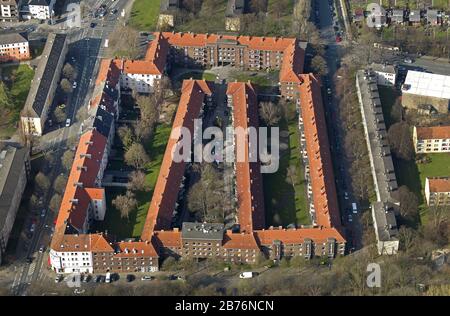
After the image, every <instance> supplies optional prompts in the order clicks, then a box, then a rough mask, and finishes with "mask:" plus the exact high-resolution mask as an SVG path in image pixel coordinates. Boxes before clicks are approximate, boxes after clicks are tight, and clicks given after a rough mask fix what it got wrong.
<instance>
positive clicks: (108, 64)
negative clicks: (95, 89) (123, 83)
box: [95, 59, 122, 87]
mask: <svg viewBox="0 0 450 316" xmlns="http://www.w3.org/2000/svg"><path fill="white" fill-rule="evenodd" d="M121 70H122V60H120V59H113V60H112V59H102V60H101V62H100V67H99V70H98V75H97V80H96V81H95V85H100V84H101V83H102V82H106V81H108V82H109V83H110V84H111V85H112V86H114V87H115V86H116V85H117V83H118V82H119V80H120V73H121Z"/></svg>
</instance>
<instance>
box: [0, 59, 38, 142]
mask: <svg viewBox="0 0 450 316" xmlns="http://www.w3.org/2000/svg"><path fill="white" fill-rule="evenodd" d="M2 76H3V78H5V83H6V85H5V89H6V91H2V93H3V95H2V96H0V98H2V99H4V98H6V99H7V100H9V101H8V103H9V105H8V106H7V107H6V108H2V109H0V138H4V137H9V136H11V135H12V134H13V133H14V132H15V130H16V127H15V125H16V124H17V122H18V121H19V117H20V111H21V110H22V108H23V106H24V104H25V101H26V99H27V96H28V91H29V90H30V85H31V80H32V79H33V76H34V71H33V69H31V68H30V67H29V66H28V65H14V66H11V67H5V68H3V69H2ZM5 93H6V95H5Z"/></svg>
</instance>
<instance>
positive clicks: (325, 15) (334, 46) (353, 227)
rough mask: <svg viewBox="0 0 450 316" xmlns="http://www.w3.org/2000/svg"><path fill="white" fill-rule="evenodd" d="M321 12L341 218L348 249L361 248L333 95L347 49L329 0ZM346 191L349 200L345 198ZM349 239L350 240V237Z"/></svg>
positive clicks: (328, 112)
mask: <svg viewBox="0 0 450 316" xmlns="http://www.w3.org/2000/svg"><path fill="white" fill-rule="evenodd" d="M316 4H317V6H318V7H317V8H318V11H319V23H318V26H319V29H320V33H321V38H322V40H323V41H324V43H325V44H326V45H327V46H328V49H327V51H326V55H325V59H326V61H327V65H328V70H329V72H328V76H327V79H326V82H325V83H324V86H325V89H324V90H325V91H326V90H327V88H328V87H329V88H330V89H331V94H328V93H326V97H325V98H324V106H325V112H326V116H327V123H328V134H329V138H330V144H331V152H332V157H333V162H334V166H335V177H336V187H337V192H338V199H339V205H340V212H341V219H342V223H343V225H344V226H345V227H346V228H347V229H348V230H349V231H351V235H349V236H351V237H350V239H349V240H348V245H349V248H352V247H355V248H356V249H358V248H359V247H360V245H361V243H360V241H361V236H362V226H361V224H360V223H359V220H358V216H355V215H354V214H351V213H352V212H351V203H352V202H353V201H355V199H354V198H353V194H352V192H351V176H350V173H349V167H350V163H349V161H347V159H346V158H345V154H344V153H343V150H344V148H343V146H342V144H343V136H342V135H343V133H342V131H343V129H344V126H343V122H342V121H341V120H340V119H339V115H338V109H337V105H338V103H337V102H336V101H337V100H336V97H335V96H334V91H335V90H334V85H333V80H332V78H333V77H334V75H335V73H336V71H337V69H338V66H339V63H340V61H339V60H340V58H341V56H342V53H343V51H344V50H345V47H344V44H343V43H342V42H341V43H336V36H335V31H334V29H333V25H334V23H335V21H334V20H333V15H332V11H331V9H330V5H329V2H328V1H316ZM345 192H347V197H346V196H345ZM349 216H351V217H352V222H349V221H348V218H349ZM349 236H347V237H349Z"/></svg>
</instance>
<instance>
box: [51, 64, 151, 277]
mask: <svg viewBox="0 0 450 316" xmlns="http://www.w3.org/2000/svg"><path fill="white" fill-rule="evenodd" d="M120 75H121V62H120V61H117V60H103V61H101V63H100V68H99V73H98V77H97V80H96V81H95V87H94V94H93V97H92V99H91V100H90V101H89V104H88V112H89V117H88V119H86V120H85V121H84V122H83V125H84V129H83V130H82V135H81V137H80V140H79V143H78V146H77V149H76V153H75V158H74V162H73V164H72V169H71V171H70V174H69V179H68V181H67V185H66V189H65V191H64V196H63V199H62V202H61V206H60V209H59V213H58V217H57V220H56V227H55V233H54V236H53V238H52V242H51V250H50V264H51V266H52V268H53V270H54V271H56V272H57V273H92V272H151V271H156V270H157V269H158V254H157V253H156V250H155V248H154V247H153V245H152V244H151V243H150V242H142V241H134V240H133V241H116V240H113V239H112V238H111V236H108V235H107V234H98V233H95V234H93V233H89V232H90V229H91V225H92V223H93V221H94V220H95V221H102V220H104V217H105V214H106V196H105V190H104V188H103V187H102V179H103V174H104V170H105V168H106V166H107V163H108V156H109V154H110V150H111V146H112V143H113V139H114V134H115V121H116V120H117V119H118V114H119V108H118V104H119V100H120Z"/></svg>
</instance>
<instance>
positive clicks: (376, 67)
mask: <svg viewBox="0 0 450 316" xmlns="http://www.w3.org/2000/svg"><path fill="white" fill-rule="evenodd" d="M369 68H370V69H371V70H372V71H374V72H375V74H376V76H377V84H378V85H380V86H388V87H392V86H395V81H396V79H397V70H396V68H395V66H393V65H383V64H375V63H372V64H371V65H370V66H369Z"/></svg>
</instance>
